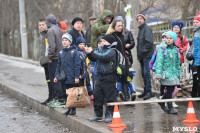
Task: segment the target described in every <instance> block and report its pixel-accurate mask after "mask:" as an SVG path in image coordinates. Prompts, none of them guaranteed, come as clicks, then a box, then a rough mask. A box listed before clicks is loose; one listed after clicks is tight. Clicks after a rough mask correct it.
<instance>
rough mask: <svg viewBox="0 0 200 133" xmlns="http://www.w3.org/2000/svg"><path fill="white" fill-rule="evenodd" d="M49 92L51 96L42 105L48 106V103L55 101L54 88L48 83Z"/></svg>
mask: <svg viewBox="0 0 200 133" xmlns="http://www.w3.org/2000/svg"><path fill="white" fill-rule="evenodd" d="M48 90H49V96H48V98H47V100H45V101H44V102H42V103H41V104H42V105H46V104H47V103H49V102H50V101H52V100H53V88H52V86H51V83H50V82H49V83H48Z"/></svg>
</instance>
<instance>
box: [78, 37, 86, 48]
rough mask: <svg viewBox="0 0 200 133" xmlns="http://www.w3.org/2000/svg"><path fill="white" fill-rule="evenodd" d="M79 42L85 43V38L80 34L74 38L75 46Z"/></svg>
mask: <svg viewBox="0 0 200 133" xmlns="http://www.w3.org/2000/svg"><path fill="white" fill-rule="evenodd" d="M80 43H85V39H84V38H83V37H81V36H79V37H78V38H77V39H76V46H78V45H79V44H80Z"/></svg>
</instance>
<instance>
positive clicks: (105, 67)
mask: <svg viewBox="0 0 200 133" xmlns="http://www.w3.org/2000/svg"><path fill="white" fill-rule="evenodd" d="M110 47H111V45H104V46H103V47H102V48H101V49H100V51H98V50H93V51H92V53H90V54H88V58H89V59H90V60H91V61H93V62H96V66H95V68H94V69H95V70H94V71H96V72H97V74H98V75H107V74H116V69H115V68H116V51H115V50H114V49H112V48H110Z"/></svg>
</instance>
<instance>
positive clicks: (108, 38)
mask: <svg viewBox="0 0 200 133" xmlns="http://www.w3.org/2000/svg"><path fill="white" fill-rule="evenodd" d="M102 39H104V40H106V41H107V42H109V43H110V44H112V43H113V42H115V37H114V36H113V35H111V34H106V35H105V36H103V38H102Z"/></svg>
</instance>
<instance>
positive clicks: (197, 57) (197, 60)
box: [193, 27, 200, 66]
mask: <svg viewBox="0 0 200 133" xmlns="http://www.w3.org/2000/svg"><path fill="white" fill-rule="evenodd" d="M193 58H194V65H195V66H200V27H199V28H197V29H196V30H195V31H194V52H193Z"/></svg>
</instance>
